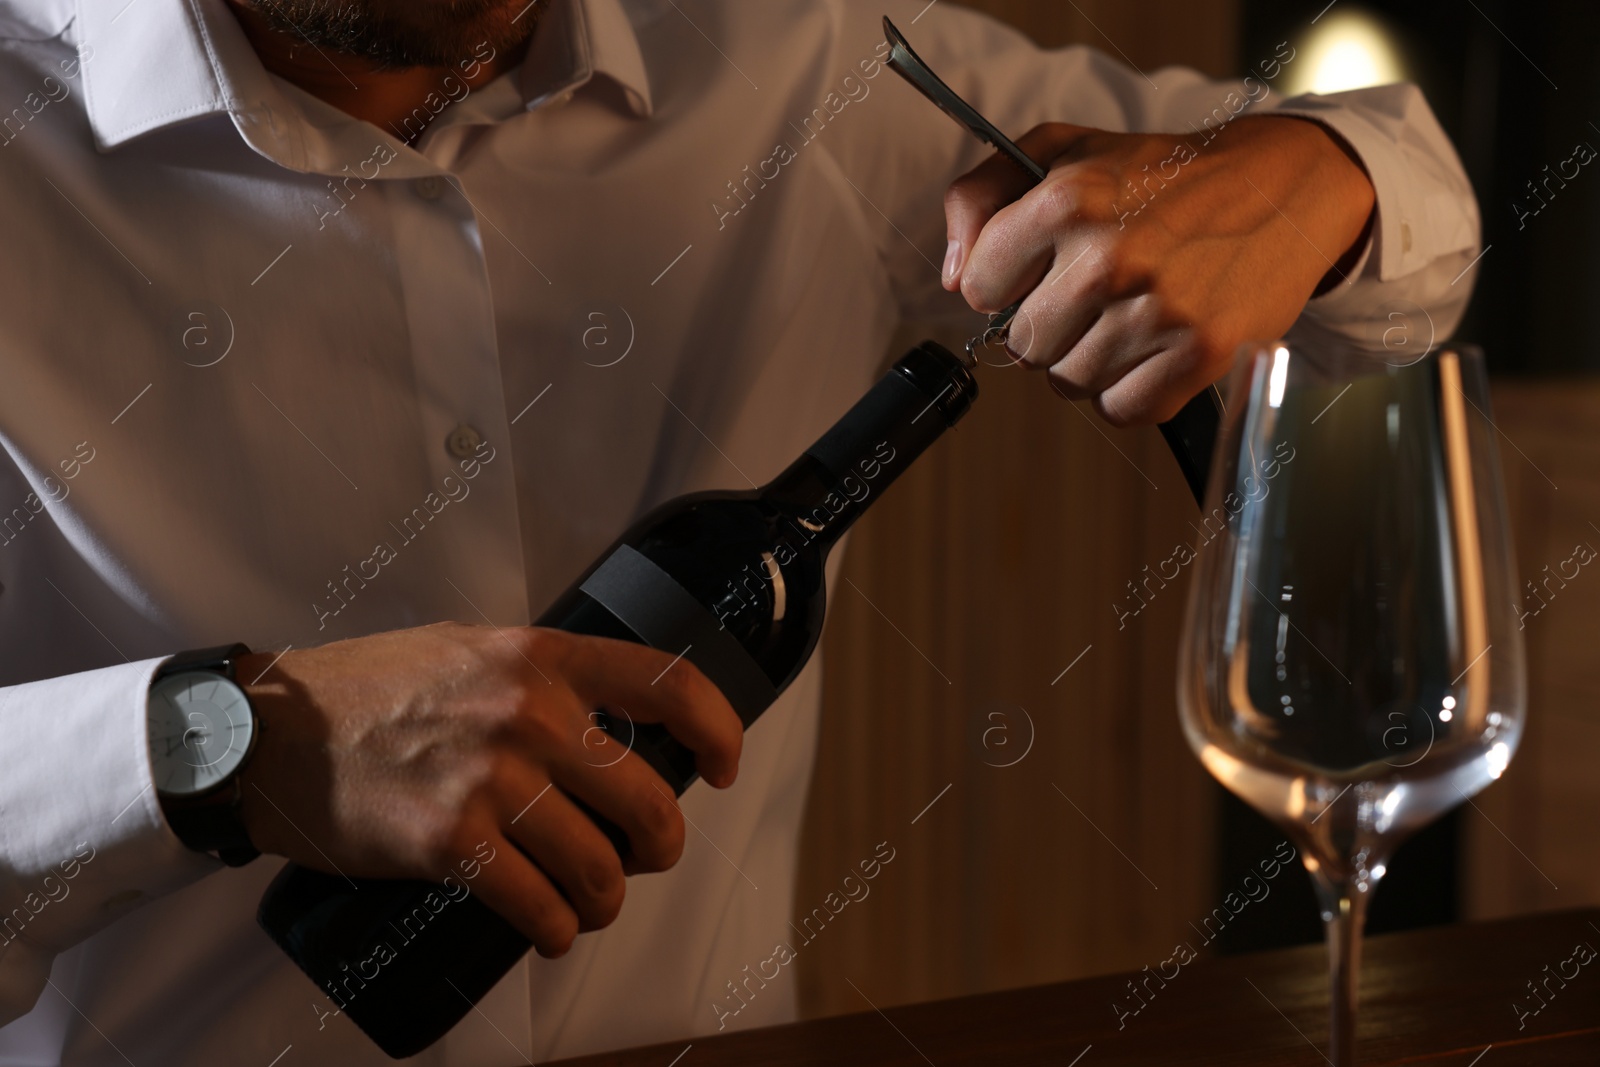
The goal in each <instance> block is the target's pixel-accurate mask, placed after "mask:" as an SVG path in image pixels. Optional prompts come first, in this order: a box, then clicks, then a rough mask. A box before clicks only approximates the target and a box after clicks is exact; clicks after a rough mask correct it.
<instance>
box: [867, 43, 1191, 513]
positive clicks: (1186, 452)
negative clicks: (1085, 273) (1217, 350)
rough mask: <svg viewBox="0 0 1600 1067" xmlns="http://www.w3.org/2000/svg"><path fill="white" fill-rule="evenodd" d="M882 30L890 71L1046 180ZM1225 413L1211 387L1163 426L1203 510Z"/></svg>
mask: <svg viewBox="0 0 1600 1067" xmlns="http://www.w3.org/2000/svg"><path fill="white" fill-rule="evenodd" d="M883 32H884V36H885V37H886V38H887V39H888V43H889V59H888V66H889V69H890V70H893V71H894V72H895V73H896V74H898V75H900V76H901V77H902V78H904V79H905V80H906V81H908V82H910V83H911V85H912V86H913V87H914V88H916V90H917V91H918V92H920V93H921V94H922V95H923V96H925V97H927V98H928V99H929V100H931V101H932V102H933V103H934V104H935V105H936V106H937V107H938V108H939V110H941V111H943V112H944V113H945V114H946V115H949V116H950V117H951V118H952V119H955V121H956V122H958V123H960V124H961V126H963V127H964V128H965V129H966V130H967V131H968V132H970V133H971V134H972V135H973V136H975V137H976V138H978V140H980V141H983V142H984V143H985V144H988V145H991V146H992V147H993V148H994V149H995V151H997V152H999V153H1000V154H1001V155H1002V156H1004V157H1005V158H1006V159H1009V160H1010V161H1011V162H1012V163H1015V164H1016V165H1017V166H1018V167H1019V168H1021V170H1022V171H1023V172H1024V173H1026V174H1027V175H1028V177H1029V178H1031V179H1032V184H1033V185H1038V184H1039V183H1040V182H1042V181H1044V179H1045V177H1046V176H1047V175H1048V173H1049V172H1048V171H1046V170H1045V168H1043V167H1041V166H1040V165H1039V164H1038V163H1037V162H1035V161H1034V160H1033V159H1032V158H1030V157H1029V156H1028V154H1027V153H1026V152H1024V151H1023V150H1022V149H1020V148H1018V147H1017V145H1016V143H1015V142H1014V141H1012V140H1011V139H1010V138H1009V137H1007V136H1006V135H1005V134H1003V133H1001V132H1000V130H999V128H998V127H996V126H995V125H994V123H992V122H990V121H989V120H988V119H986V118H984V117H983V116H982V115H981V114H979V113H978V110H977V109H976V108H974V107H973V106H972V105H971V104H969V103H967V102H966V101H965V100H963V99H961V97H960V96H959V95H958V94H957V93H956V92H955V91H954V90H953V89H951V88H950V87H949V86H948V85H946V84H945V83H944V81H943V80H942V79H940V77H939V76H938V75H937V74H935V73H934V72H933V71H932V69H930V68H929V67H928V65H927V64H926V63H924V62H923V61H922V59H921V58H920V57H919V56H918V55H917V53H916V52H914V51H912V48H911V45H910V44H909V43H908V42H907V41H906V39H905V36H904V35H903V34H902V33H901V32H900V31H899V29H897V28H896V27H895V24H894V23H893V22H891V21H890V20H889V17H888V16H887V15H885V16H884V19H883ZM1021 306H1022V302H1021V301H1018V302H1017V303H1015V304H1012V305H1011V306H1010V307H1008V308H1006V309H1005V310H1004V311H997V312H995V313H994V314H992V315H990V316H989V323H988V325H987V326H985V327H984V330H983V332H982V333H980V334H978V335H977V336H976V337H973V338H971V339H970V340H968V341H967V343H966V348H965V353H964V362H965V363H966V364H967V366H968V367H976V366H977V365H978V351H979V349H982V348H988V347H990V346H992V345H997V344H1004V343H1005V341H1006V339H1007V336H1008V335H1009V332H1010V329H1011V320H1012V319H1013V318H1014V317H1015V316H1016V314H1017V309H1018V308H1019V307H1021ZM1222 410H1223V406H1222V394H1221V393H1220V392H1219V391H1218V390H1217V387H1216V386H1215V385H1208V386H1206V388H1205V389H1204V390H1203V391H1202V392H1201V393H1200V394H1199V395H1198V396H1195V397H1193V398H1192V399H1191V400H1190V401H1189V402H1188V403H1187V404H1185V405H1184V406H1183V408H1182V410H1180V411H1179V412H1178V413H1177V414H1176V415H1174V416H1173V417H1172V418H1171V419H1168V420H1167V421H1166V422H1163V423H1162V424H1161V426H1160V430H1161V436H1162V437H1163V438H1165V439H1166V442H1167V447H1168V448H1169V449H1171V450H1172V455H1173V458H1174V459H1176V460H1177V461H1178V469H1179V470H1181V471H1182V472H1183V478H1184V481H1186V482H1187V483H1188V484H1189V490H1190V492H1192V493H1193V494H1194V499H1195V503H1196V504H1199V505H1200V506H1201V507H1204V506H1205V495H1206V473H1207V472H1208V471H1209V470H1210V469H1211V452H1212V449H1213V448H1214V446H1215V445H1216V440H1217V428H1218V426H1219V425H1220V423H1221V421H1222Z"/></svg>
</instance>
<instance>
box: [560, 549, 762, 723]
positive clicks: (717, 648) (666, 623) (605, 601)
mask: <svg viewBox="0 0 1600 1067" xmlns="http://www.w3.org/2000/svg"><path fill="white" fill-rule="evenodd" d="M580 588H581V589H582V590H583V592H585V593H586V594H588V595H589V596H590V597H592V598H594V600H595V601H597V602H598V603H599V604H600V605H601V606H602V607H604V608H605V609H606V610H607V611H609V612H611V614H613V615H615V616H616V617H617V618H618V619H621V620H622V622H623V623H624V624H626V625H627V627H628V628H629V629H631V630H632V631H633V632H634V633H636V634H638V635H639V637H640V638H641V639H642V640H643V641H644V643H645V644H647V645H649V646H650V647H651V648H658V649H660V650H661V651H663V652H671V653H674V654H676V655H682V656H683V658H684V659H686V660H688V661H689V662H690V663H693V664H694V665H695V666H696V667H698V668H700V671H701V673H703V674H704V675H705V676H706V677H707V678H709V679H710V680H711V682H712V684H714V685H715V686H716V687H717V688H718V689H720V690H722V695H723V696H725V697H727V698H728V703H729V704H732V705H733V710H734V711H736V712H738V713H739V719H740V721H741V722H743V723H744V724H745V725H746V726H749V725H750V724H751V723H752V722H754V721H755V719H756V717H757V716H758V715H760V714H761V713H762V712H763V711H766V710H767V708H769V707H771V706H772V702H773V701H775V700H777V699H778V690H777V688H776V687H775V686H774V685H773V684H772V679H770V678H768V677H767V674H766V672H765V671H763V670H762V669H761V667H760V665H758V664H757V663H756V661H755V660H754V659H753V658H752V657H751V656H750V653H749V652H746V651H745V648H744V646H743V645H741V644H740V643H739V642H738V641H736V640H734V638H733V635H732V634H730V633H728V631H727V630H726V629H724V628H723V627H722V625H721V624H720V623H718V622H717V617H716V616H715V615H713V614H711V612H710V611H708V610H707V609H706V607H705V606H704V605H703V604H701V603H700V601H698V600H696V599H695V598H694V597H693V596H691V595H690V594H689V592H688V590H686V589H684V588H683V586H681V585H679V584H678V582H677V581H676V579H674V578H673V577H672V575H670V574H668V573H667V572H666V571H664V570H662V569H661V568H660V567H658V566H656V564H655V563H653V562H651V560H649V559H648V558H646V557H645V556H644V555H643V554H642V553H640V552H638V551H637V550H635V549H634V548H632V547H630V546H629V545H618V546H617V547H616V549H615V551H613V552H612V553H611V555H610V556H608V557H607V558H606V561H605V562H604V563H602V564H600V566H598V567H596V568H595V570H594V573H593V574H590V575H589V577H588V578H587V579H585V580H584V583H583V585H582V586H581V587H580Z"/></svg>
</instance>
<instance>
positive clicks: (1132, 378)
mask: <svg viewBox="0 0 1600 1067" xmlns="http://www.w3.org/2000/svg"><path fill="white" fill-rule="evenodd" d="M1208 384H1210V383H1209V380H1208V379H1207V377H1206V374H1205V372H1204V370H1203V369H1202V368H1200V367H1199V364H1198V361H1196V360H1194V359H1192V358H1191V357H1190V356H1189V355H1188V354H1187V353H1185V352H1184V351H1182V350H1181V349H1178V350H1174V349H1167V350H1164V351H1162V352H1159V353H1157V354H1155V355H1153V356H1151V357H1150V358H1148V359H1146V360H1144V361H1142V362H1141V363H1140V364H1139V365H1138V366H1137V367H1135V368H1134V369H1132V370H1131V371H1129V372H1128V373H1127V374H1125V375H1124V376H1123V377H1122V378H1121V379H1119V380H1118V381H1117V382H1116V384H1114V385H1112V386H1111V387H1110V388H1109V389H1106V390H1104V391H1103V392H1101V393H1100V394H1099V395H1098V396H1096V397H1095V398H1094V401H1093V404H1094V409H1095V411H1096V412H1098V413H1099V415H1100V417H1101V418H1103V419H1105V420H1106V422H1108V423H1110V424H1111V425H1113V426H1141V425H1147V424H1150V423H1157V422H1165V421H1167V420H1168V419H1170V418H1172V417H1173V416H1174V415H1176V414H1177V413H1178V412H1179V410H1181V409H1182V408H1183V405H1184V404H1187V403H1188V402H1189V400H1190V398H1192V397H1193V396H1194V395H1195V394H1196V393H1198V392H1200V390H1202V389H1204V388H1205V387H1206V386H1207V385H1208Z"/></svg>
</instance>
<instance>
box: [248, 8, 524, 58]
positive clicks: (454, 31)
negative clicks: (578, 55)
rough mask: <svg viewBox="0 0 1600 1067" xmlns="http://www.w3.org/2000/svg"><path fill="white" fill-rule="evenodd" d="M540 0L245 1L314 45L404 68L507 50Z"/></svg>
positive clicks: (277, 25)
mask: <svg viewBox="0 0 1600 1067" xmlns="http://www.w3.org/2000/svg"><path fill="white" fill-rule="evenodd" d="M547 2H548V0H538V2H535V3H531V4H529V3H527V2H526V0H251V4H250V6H251V8H252V9H253V10H254V11H256V12H257V13H259V14H261V15H262V16H264V17H265V18H266V19H267V20H268V21H269V22H271V23H272V25H273V26H274V27H275V28H276V29H278V30H279V31H280V32H282V33H285V34H287V35H289V36H290V37H292V38H294V39H296V40H297V41H303V42H305V43H307V44H309V45H311V46H312V47H314V48H317V49H320V50H321V51H324V52H336V53H338V54H340V55H346V56H354V57H357V58H359V59H364V60H367V61H368V62H370V63H372V64H373V65H374V66H376V67H377V68H378V69H380V70H404V69H406V68H409V67H453V66H455V65H457V64H458V63H460V62H462V61H464V60H467V59H469V58H470V57H472V56H474V55H477V57H478V58H480V59H481V58H482V57H483V52H484V49H485V46H486V45H487V46H488V48H490V49H492V50H493V52H492V53H490V54H494V55H499V54H503V53H505V52H508V51H510V50H512V49H514V48H515V47H516V46H517V45H519V44H521V43H522V42H523V41H524V40H525V39H526V38H527V37H528V35H529V34H530V33H532V32H533V25H534V22H535V21H536V20H537V18H538V16H539V12H540V11H541V10H542V9H543V8H544V7H545V6H546V3H547ZM519 11H520V12H521V14H520V15H519ZM513 20H514V21H513Z"/></svg>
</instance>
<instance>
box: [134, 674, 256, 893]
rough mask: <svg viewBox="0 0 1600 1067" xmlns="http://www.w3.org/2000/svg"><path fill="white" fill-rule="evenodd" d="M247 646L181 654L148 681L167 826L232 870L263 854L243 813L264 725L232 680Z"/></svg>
mask: <svg viewBox="0 0 1600 1067" xmlns="http://www.w3.org/2000/svg"><path fill="white" fill-rule="evenodd" d="M249 653H250V649H249V648H247V647H245V646H244V645H241V644H235V645H220V646H218V647H216V648H202V649H197V650H195V651H192V652H180V653H179V654H178V655H176V656H173V657H172V658H171V659H169V660H167V662H166V663H164V664H162V665H161V667H160V668H158V669H157V670H156V675H155V678H154V680H153V681H151V683H150V696H149V700H148V703H147V704H146V708H147V723H148V736H149V743H150V770H151V774H152V777H153V778H154V780H155V785H156V796H157V797H158V798H159V799H160V801H161V810H162V813H163V814H164V815H165V816H166V819H167V825H169V826H171V827H172V832H173V833H175V834H177V835H178V840H180V841H182V842H183V843H184V844H185V845H188V846H189V847H190V848H192V849H195V850H197V851H200V852H211V853H214V854H216V856H217V857H218V858H219V859H221V860H222V862H224V863H226V864H227V865H228V866H230V867H242V866H244V865H245V864H246V863H249V862H250V861H251V860H253V859H255V858H256V857H257V856H259V855H261V853H260V852H258V851H257V850H256V848H255V846H254V845H252V844H251V843H250V835H249V834H247V833H246V832H245V828H244V820H243V818H242V817H241V814H240V804H241V801H242V799H243V792H242V788H241V786H240V784H239V769H240V768H241V767H243V766H244V764H245V761H246V760H248V759H249V758H250V754H251V752H252V751H254V749H255V741H256V735H257V734H258V733H259V732H260V724H259V722H258V721H257V719H256V713H255V709H254V708H252V707H251V706H250V699H249V698H248V697H246V696H245V693H244V690H243V689H241V688H240V687H239V685H238V683H237V682H236V681H235V680H234V663H235V661H236V660H237V659H238V658H239V657H240V656H245V655H249Z"/></svg>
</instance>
